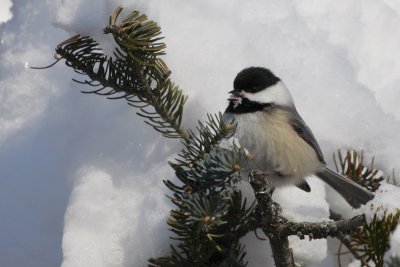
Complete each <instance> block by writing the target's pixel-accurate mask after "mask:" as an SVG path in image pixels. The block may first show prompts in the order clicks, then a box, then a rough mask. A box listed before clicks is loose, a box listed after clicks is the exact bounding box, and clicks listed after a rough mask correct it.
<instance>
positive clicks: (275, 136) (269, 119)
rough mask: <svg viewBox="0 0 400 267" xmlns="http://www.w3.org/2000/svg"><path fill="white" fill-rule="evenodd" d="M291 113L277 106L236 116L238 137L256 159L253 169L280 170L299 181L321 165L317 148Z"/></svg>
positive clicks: (253, 160) (295, 181) (284, 174)
mask: <svg viewBox="0 0 400 267" xmlns="http://www.w3.org/2000/svg"><path fill="white" fill-rule="evenodd" d="M289 116H290V112H289V111H287V110H284V109H279V108H274V109H271V110H270V111H259V112H254V113H245V114H237V115H235V120H236V122H237V124H238V126H237V129H236V133H235V137H236V138H238V139H239V142H240V143H241V145H242V146H244V147H245V148H246V149H248V150H249V151H250V152H251V153H252V154H254V158H253V159H252V160H250V161H249V167H250V168H251V169H258V170H261V171H271V170H274V171H277V172H279V173H280V174H282V175H283V176H285V177H292V178H293V179H294V181H293V179H292V181H290V182H289V183H299V182H300V181H302V180H303V179H304V178H306V177H307V176H310V175H312V174H314V173H315V172H316V171H318V170H319V169H320V168H321V163H320V162H319V160H318V157H317V154H316V152H315V151H314V149H313V148H312V147H311V146H310V145H308V143H306V142H305V141H304V140H303V139H302V138H301V137H300V136H299V135H298V134H297V133H296V131H295V130H294V129H293V128H292V126H291V125H290V124H289V118H290V117H289Z"/></svg>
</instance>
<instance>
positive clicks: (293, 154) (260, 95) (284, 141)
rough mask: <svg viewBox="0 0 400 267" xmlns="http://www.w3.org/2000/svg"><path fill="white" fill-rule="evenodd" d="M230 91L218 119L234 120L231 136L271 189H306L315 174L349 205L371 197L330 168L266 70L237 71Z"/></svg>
mask: <svg viewBox="0 0 400 267" xmlns="http://www.w3.org/2000/svg"><path fill="white" fill-rule="evenodd" d="M229 93H230V97H229V99H228V101H229V104H228V107H227V108H226V110H225V112H224V114H223V117H222V119H223V120H224V122H225V123H227V124H229V123H230V124H232V123H235V124H236V129H235V133H234V135H233V137H234V138H236V140H238V141H239V143H240V145H241V146H242V147H244V148H246V150H248V151H249V152H250V153H251V154H252V155H254V156H253V158H252V159H251V160H250V161H249V162H248V166H247V167H248V168H249V169H252V170H258V171H261V172H263V173H265V174H266V175H267V177H268V181H269V183H270V184H271V186H272V188H275V187H280V186H286V185H296V186H297V187H299V188H300V189H302V190H304V191H306V192H310V191H311V188H310V186H309V185H308V183H307V180H306V179H307V178H308V177H310V176H312V175H314V176H317V177H319V178H320V179H322V180H323V181H324V182H325V183H327V184H328V185H330V186H331V187H332V188H333V189H334V190H335V191H337V192H338V193H339V194H340V195H341V196H342V197H343V198H344V199H345V200H346V202H347V203H349V204H350V205H351V206H352V207H353V208H359V207H360V206H361V205H363V204H366V203H367V202H368V201H370V200H371V199H373V197H374V195H373V194H372V193H371V192H369V191H368V190H367V189H365V188H364V187H362V186H360V185H358V184H357V183H355V182H353V181H352V180H350V179H348V178H346V177H344V176H342V175H340V174H338V173H336V172H334V171H332V170H331V169H329V167H328V166H327V164H326V162H325V160H324V156H323V154H322V151H321V148H320V146H319V144H318V142H317V140H316V139H315V137H314V135H313V133H312V132H311V130H310V128H309V127H308V126H307V124H306V123H305V122H304V120H303V119H302V118H301V116H300V115H299V113H298V112H297V110H296V107H295V104H294V101H293V98H292V96H291V94H290V92H289V90H288V89H287V87H286V86H285V84H284V83H283V82H282V81H281V79H280V78H279V77H277V76H275V74H273V73H272V72H271V71H270V70H269V69H267V68H264V67H248V68H245V69H243V70H241V71H240V72H239V73H238V74H237V76H236V78H235V79H234V82H233V90H232V91H230V92H229Z"/></svg>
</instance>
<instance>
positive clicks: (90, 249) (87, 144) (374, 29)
mask: <svg viewBox="0 0 400 267" xmlns="http://www.w3.org/2000/svg"><path fill="white" fill-rule="evenodd" d="M7 2H9V1H7ZM3 3H5V2H1V7H2V8H1V11H2V12H3V10H8V9H9V8H8V6H6V5H3ZM12 4H13V6H12V19H10V17H9V16H8V17H7V16H4V15H3V13H0V40H1V42H0V88H1V90H0V100H1V103H2V104H1V105H0V111H1V112H0V143H1V149H0V166H1V170H2V175H1V177H0V214H2V218H4V219H2V220H0V237H1V238H0V240H1V241H0V259H1V260H0V262H1V265H4V266H27V265H29V266H55V265H59V264H60V263H61V262H62V265H63V266H78V265H79V266H107V265H109V263H110V262H113V265H115V266H132V265H145V263H146V260H147V259H148V258H149V257H152V256H153V257H156V256H161V255H164V254H165V253H166V251H168V246H169V244H170V242H171V241H170V240H169V239H168V236H170V235H171V233H170V232H168V230H167V229H168V226H167V225H166V224H165V220H166V216H168V210H169V209H170V207H171V204H170V203H169V201H168V199H167V198H166V197H165V194H168V190H167V189H166V188H165V187H164V185H163V184H162V182H161V180H162V179H168V178H172V176H173V175H172V171H171V170H170V168H169V167H168V165H167V163H166V161H167V160H168V159H170V158H171V155H173V153H175V152H176V151H178V150H179V146H180V145H179V143H178V142H175V141H173V140H165V139H163V138H161V137H159V135H158V134H157V133H155V132H154V131H153V130H152V129H150V128H149V127H147V126H146V125H145V124H144V123H143V122H142V121H141V119H140V118H138V117H137V116H136V115H135V110H134V109H132V108H130V107H128V106H127V105H125V104H124V103H123V101H110V100H106V99H104V98H102V97H95V96H86V95H82V94H80V93H79V91H80V90H85V89H88V88H86V87H84V86H81V85H78V84H76V83H73V82H71V81H70V78H72V77H74V78H79V77H78V76H77V75H76V74H74V73H73V72H72V71H71V70H70V69H68V68H67V67H65V66H63V65H62V63H59V64H58V65H56V66H55V67H54V68H52V69H48V70H44V71H37V70H35V71H34V70H31V69H28V68H26V66H27V65H28V66H44V65H47V64H48V63H50V62H51V61H52V56H53V53H54V47H55V46H56V45H57V44H58V43H59V42H61V41H63V40H64V39H66V38H68V37H69V36H71V35H73V34H76V33H80V34H91V35H92V36H93V37H95V38H96V39H97V38H98V40H99V41H100V43H101V44H102V45H104V46H105V47H106V49H107V52H109V51H110V49H112V47H113V41H112V40H111V39H110V36H109V35H107V36H104V35H103V34H102V33H101V29H102V28H103V27H104V26H105V25H106V23H107V22H108V18H109V16H110V15H111V13H112V11H113V9H114V8H115V6H117V5H118V4H122V5H123V6H124V7H125V10H124V12H125V14H126V12H128V11H129V10H132V9H139V10H143V11H145V12H146V13H148V14H149V16H150V17H151V18H153V19H155V20H156V21H157V22H159V24H160V25H161V27H162V30H163V34H164V36H165V37H166V38H165V42H166V43H167V55H166V56H165V59H166V61H167V63H168V65H169V67H170V69H171V70H172V72H173V79H174V81H175V82H176V83H178V84H179V85H180V86H181V88H182V89H184V90H185V92H186V93H187V94H188V95H189V100H188V103H187V106H186V110H185V117H184V123H185V125H186V126H192V125H193V124H194V122H195V121H197V120H198V119H202V118H204V116H205V114H206V113H207V112H209V113H215V112H219V111H223V109H224V108H225V106H226V104H227V102H226V98H227V96H228V94H227V92H228V91H230V90H231V88H232V81H233V79H234V77H235V75H236V73H237V72H238V71H240V70H241V69H242V68H244V67H247V66H252V65H256V66H264V67H268V68H270V69H271V70H272V71H273V72H274V73H275V74H276V75H278V76H279V77H280V78H281V79H282V80H283V81H284V83H285V85H286V86H287V87H288V89H289V91H290V92H291V94H292V96H293V98H294V101H295V103H296V106H297V109H298V110H299V113H300V114H301V115H302V116H303V118H304V120H305V121H306V122H307V123H308V125H309V126H310V128H311V129H312V130H313V132H314V135H315V136H316V138H317V140H319V142H320V145H321V148H322V150H323V152H324V155H325V158H326V160H327V161H328V162H329V164H330V165H331V166H333V165H332V160H331V155H332V153H333V152H334V151H336V149H338V148H355V149H361V148H362V149H363V150H364V154H365V155H366V156H367V158H366V161H368V160H369V159H370V158H371V157H372V156H375V163H376V167H377V168H380V169H382V170H384V171H386V172H387V173H390V172H391V170H392V168H394V169H395V173H399V172H398V171H399V167H400V166H399V165H398V160H397V159H398V158H399V156H400V150H398V147H399V146H400V139H399V137H398V133H399V130H400V109H399V108H398V105H397V99H399V96H400V95H399V94H400V93H399V90H397V84H398V83H399V79H400V76H399V73H400V65H399V64H400V63H399V62H400V60H399V56H398V53H397V52H398V51H397V50H398V49H397V47H398V46H399V44H400V35H399V34H398V33H399V30H398V29H397V25H399V20H400V7H399V4H398V3H397V1H395V0H385V1H379V2H377V1H372V0H365V1H362V2H360V1H357V0H346V1H345V0H339V1H335V2H331V1H320V0H300V1H296V2H293V1H289V0H282V1H279V2H274V1H262V0H251V1H239V0H229V1H228V0H221V1H211V0H203V1H179V0H170V1H161V0H150V1H144V0H143V1H127V0H125V1H117V0H101V1H97V2H96V4H95V5H93V2H92V1H88V0H57V1H50V0H44V1H27V0H18V1H12ZM3 7H7V8H3ZM211 96H212V97H211ZM368 157H369V159H368ZM310 183H311V187H312V193H310V194H306V193H304V192H301V191H299V190H298V189H294V188H284V189H281V190H280V192H277V193H276V194H275V196H274V197H275V198H276V200H277V201H279V202H280V203H281V204H282V206H283V207H285V214H286V215H287V216H290V217H292V218H295V219H297V220H315V221H317V220H321V219H326V218H327V215H328V204H330V205H334V206H339V207H341V208H342V210H344V211H346V212H348V214H349V215H350V214H353V213H352V212H351V209H350V207H349V206H346V205H347V204H343V203H344V202H343V200H342V199H340V198H339V197H338V196H337V195H335V193H332V192H331V191H330V189H329V188H326V190H324V188H323V186H322V184H321V182H320V181H319V180H316V179H314V178H312V179H310ZM382 190H383V191H382V192H378V193H377V195H378V196H377V198H376V201H378V202H377V203H380V204H382V205H389V204H390V203H392V204H393V203H399V202H391V201H394V200H396V201H398V195H399V194H398V191H397V189H394V188H393V187H390V186H389V185H384V187H383V188H382ZM325 197H327V200H325ZM380 204H379V205H380ZM390 207H394V206H393V205H392V206H390ZM364 210H365V211H367V207H364ZM397 232H398V231H397ZM397 232H396V233H397ZM397 235H398V234H396V236H397ZM393 240H398V239H397V238H395V237H394V238H393ZM244 241H245V242H244V243H245V244H246V245H247V248H248V251H249V253H248V255H249V257H248V259H249V261H250V265H249V266H260V265H261V263H262V262H264V261H270V254H271V252H270V250H269V245H268V242H262V241H259V240H257V239H256V238H255V237H254V234H253V233H251V234H249V235H248V236H246V237H245V239H244ZM291 242H292V243H291V244H293V247H294V250H295V254H296V259H298V260H299V261H303V262H305V263H310V264H314V265H315V266H318V261H320V260H322V259H323V258H325V256H326V255H327V254H331V253H334V252H333V251H328V249H327V245H326V242H325V241H324V240H321V241H312V242H309V241H308V239H307V238H306V240H304V241H299V240H294V239H292V240H291ZM392 242H397V241H392ZM394 247H395V245H394ZM105 254H106V255H107V257H104V255H105ZM114 263H115V264H114Z"/></svg>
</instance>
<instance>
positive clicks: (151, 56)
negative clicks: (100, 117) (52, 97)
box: [56, 7, 188, 141]
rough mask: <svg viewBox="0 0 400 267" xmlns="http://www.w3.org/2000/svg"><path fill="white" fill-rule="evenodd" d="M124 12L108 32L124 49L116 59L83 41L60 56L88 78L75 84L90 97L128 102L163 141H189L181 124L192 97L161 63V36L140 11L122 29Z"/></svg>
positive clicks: (66, 46) (75, 40)
mask: <svg viewBox="0 0 400 267" xmlns="http://www.w3.org/2000/svg"><path fill="white" fill-rule="evenodd" d="M121 10H122V8H121V7H118V8H117V9H116V11H115V12H114V14H113V15H112V16H111V18H110V25H109V26H108V27H107V28H106V29H105V30H104V32H105V33H111V34H112V35H113V37H114V40H115V41H116V42H117V44H118V46H119V48H117V49H116V51H115V52H114V58H113V57H108V56H107V55H105V54H104V53H103V51H102V50H101V48H99V43H97V42H96V41H95V40H93V39H92V38H90V37H85V36H80V35H76V36H74V37H72V38H70V39H68V40H66V41H64V42H62V43H60V44H59V45H58V46H57V48H56V52H57V56H58V57H60V58H64V59H65V61H66V62H65V63H66V65H67V66H69V67H72V68H73V69H74V70H75V71H76V72H77V73H80V74H83V75H86V76H88V78H89V79H85V80H84V81H77V80H74V81H76V82H79V83H82V84H86V85H90V86H92V87H95V89H94V90H91V91H86V92H84V93H94V94H98V95H103V96H107V97H108V98H109V99H120V98H124V99H126V100H127V101H128V104H129V105H131V106H134V107H136V108H138V109H139V111H138V112H137V114H138V115H140V116H141V117H143V118H145V119H146V120H145V123H146V124H148V125H150V126H151V127H153V128H154V129H155V130H156V131H158V132H160V133H161V134H162V135H163V136H165V137H169V138H181V139H183V140H185V141H186V140H187V138H188V136H187V132H186V130H185V129H183V128H182V127H181V122H182V116H183V107H184V104H185V102H186V100H187V96H186V95H184V94H183V92H182V90H180V89H179V87H178V86H177V85H175V84H174V83H173V82H172V81H171V80H170V78H169V76H170V74H171V72H170V71H169V70H168V68H167V66H166V64H165V63H164V61H163V60H162V59H161V58H160V56H161V55H163V54H164V48H165V44H164V43H162V42H160V40H161V39H162V37H159V35H160V34H161V30H160V28H159V27H158V26H157V24H156V23H155V22H153V21H149V20H148V19H147V17H146V16H145V15H141V14H139V12H137V11H134V12H132V13H131V14H130V15H128V16H127V17H125V18H124V19H123V20H122V22H121V23H120V24H118V23H117V18H118V15H119V14H120V12H121Z"/></svg>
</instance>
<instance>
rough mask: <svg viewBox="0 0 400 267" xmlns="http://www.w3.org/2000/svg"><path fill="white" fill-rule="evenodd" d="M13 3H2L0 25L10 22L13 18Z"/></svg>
mask: <svg viewBox="0 0 400 267" xmlns="http://www.w3.org/2000/svg"><path fill="white" fill-rule="evenodd" d="M12 4H13V3H12V1H11V0H1V1H0V6H1V9H0V25H1V24H2V23H4V22H7V21H9V20H10V19H11V18H12V15H13V14H12V12H11V7H12Z"/></svg>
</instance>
